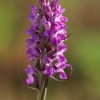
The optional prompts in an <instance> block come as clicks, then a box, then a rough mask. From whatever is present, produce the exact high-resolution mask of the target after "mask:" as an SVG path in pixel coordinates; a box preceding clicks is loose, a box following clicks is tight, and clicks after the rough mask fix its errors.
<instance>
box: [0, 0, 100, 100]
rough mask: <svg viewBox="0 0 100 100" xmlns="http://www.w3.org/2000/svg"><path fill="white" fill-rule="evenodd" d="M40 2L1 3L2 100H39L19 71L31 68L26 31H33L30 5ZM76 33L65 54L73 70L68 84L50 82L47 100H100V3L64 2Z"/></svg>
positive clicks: (15, 0)
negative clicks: (30, 22) (30, 25)
mask: <svg viewBox="0 0 100 100" xmlns="http://www.w3.org/2000/svg"><path fill="white" fill-rule="evenodd" d="M37 2H38V0H34V1H33V0H29V1H27V0H21V1H20V0H9V1H7V0H0V79H1V80H0V100H29V99H30V100H31V99H33V100H35V98H36V92H35V91H34V90H30V89H28V88H26V87H24V85H23V83H22V82H21V80H20V79H19V76H18V70H19V67H20V65H21V64H22V63H23V68H22V77H23V78H24V79H25V77H26V76H25V74H24V72H23V69H24V68H25V67H26V66H27V64H28V61H27V55H26V53H25V52H26V39H27V38H28V36H27V35H26V34H24V31H25V30H27V29H28V28H29V20H28V19H27V16H28V14H29V12H30V9H29V6H30V5H37ZM59 4H61V5H62V7H64V8H66V12H65V13H64V16H67V17H68V19H69V22H68V23H66V25H68V29H67V33H68V34H69V33H70V32H72V35H71V36H70V37H69V39H68V41H67V42H66V43H67V47H68V51H67V52H66V53H65V55H66V58H67V59H68V63H70V64H71V65H72V66H73V75H72V77H71V78H70V79H69V80H68V82H64V83H58V82H55V81H52V80H50V83H49V91H48V95H47V100H51V99H52V100H61V99H62V100H84V99H85V100H100V79H99V77H100V72H99V71H100V61H99V59H100V0H88V1H87V0H60V3H59Z"/></svg>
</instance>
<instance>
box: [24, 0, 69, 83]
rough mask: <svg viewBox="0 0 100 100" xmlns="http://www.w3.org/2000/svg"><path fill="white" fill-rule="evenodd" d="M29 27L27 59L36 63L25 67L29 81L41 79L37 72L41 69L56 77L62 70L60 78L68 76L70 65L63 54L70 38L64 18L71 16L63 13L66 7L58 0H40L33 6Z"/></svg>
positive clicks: (44, 73) (66, 20) (63, 78)
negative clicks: (36, 5) (68, 37)
mask: <svg viewBox="0 0 100 100" xmlns="http://www.w3.org/2000/svg"><path fill="white" fill-rule="evenodd" d="M30 8H31V10H32V11H31V13H30V15H29V16H28V18H29V19H30V23H31V24H30V29H29V30H27V31H26V33H27V34H29V35H30V38H29V39H27V40H26V41H27V42H28V45H27V47H28V50H27V52H26V53H27V54H29V58H28V60H29V61H30V60H32V61H33V65H32V66H31V65H28V67H27V68H26V69H25V73H26V74H27V79H26V83H27V84H33V83H34V82H35V81H36V80H37V82H38V81H39V80H38V78H37V76H36V74H37V73H39V72H40V73H42V75H47V76H49V77H51V78H53V79H55V80H57V79H56V78H55V77H54V75H55V74H57V73H58V74H59V77H60V79H62V80H67V78H68V77H67V75H66V73H65V71H64V69H65V68H67V67H70V64H67V60H66V58H65V57H64V52H65V51H66V50H67V47H66V45H65V44H64V41H65V40H67V35H66V28H67V26H66V25H65V22H68V19H67V18H66V17H64V16H63V15H62V14H63V12H64V11H65V9H64V8H61V6H60V5H58V0H50V1H49V0H40V1H39V5H38V7H35V6H31V7H30Z"/></svg>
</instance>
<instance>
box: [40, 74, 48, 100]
mask: <svg viewBox="0 0 100 100" xmlns="http://www.w3.org/2000/svg"><path fill="white" fill-rule="evenodd" d="M47 86H48V77H47V76H46V77H45V80H44V83H43V90H42V95H41V99H40V100H46V93H47Z"/></svg>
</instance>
